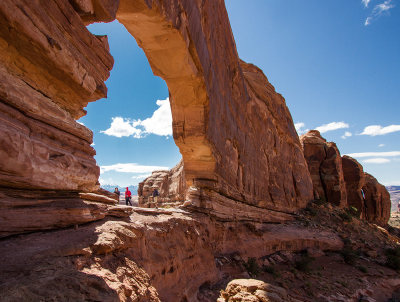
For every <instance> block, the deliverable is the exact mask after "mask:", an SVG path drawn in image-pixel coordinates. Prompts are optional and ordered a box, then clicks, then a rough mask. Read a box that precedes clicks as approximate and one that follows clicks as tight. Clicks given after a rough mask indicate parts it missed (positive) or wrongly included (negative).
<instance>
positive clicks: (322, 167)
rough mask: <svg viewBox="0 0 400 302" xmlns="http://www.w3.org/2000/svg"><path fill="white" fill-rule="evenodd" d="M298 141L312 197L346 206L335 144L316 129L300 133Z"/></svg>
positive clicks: (341, 172)
mask: <svg viewBox="0 0 400 302" xmlns="http://www.w3.org/2000/svg"><path fill="white" fill-rule="evenodd" d="M300 143H301V145H302V147H303V152H304V157H305V159H306V162H307V165H308V170H309V171H310V175H311V179H312V182H313V189H314V198H315V199H324V200H325V201H327V202H329V203H332V204H334V205H336V206H339V207H342V208H344V207H347V196H346V185H345V181H344V177H343V169H342V159H341V157H340V152H339V150H338V148H337V147H336V144H335V143H332V142H326V140H325V139H324V138H323V137H321V134H320V133H319V131H317V130H311V131H309V132H308V133H307V134H304V135H302V136H301V137H300Z"/></svg>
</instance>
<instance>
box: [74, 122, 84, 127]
mask: <svg viewBox="0 0 400 302" xmlns="http://www.w3.org/2000/svg"><path fill="white" fill-rule="evenodd" d="M76 122H77V123H78V124H80V125H82V126H85V124H84V123H82V122H79V121H76ZM85 127H86V126H85Z"/></svg>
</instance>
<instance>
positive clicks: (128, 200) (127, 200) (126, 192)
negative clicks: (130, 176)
mask: <svg viewBox="0 0 400 302" xmlns="http://www.w3.org/2000/svg"><path fill="white" fill-rule="evenodd" d="M131 199H132V194H131V191H129V188H128V187H126V191H125V203H126V205H128V202H129V204H130V205H131V206H132V202H131Z"/></svg>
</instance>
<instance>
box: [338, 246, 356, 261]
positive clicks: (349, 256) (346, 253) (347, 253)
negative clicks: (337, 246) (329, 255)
mask: <svg viewBox="0 0 400 302" xmlns="http://www.w3.org/2000/svg"><path fill="white" fill-rule="evenodd" d="M340 254H341V255H342V257H343V260H344V262H345V263H347V264H349V265H354V264H356V261H357V259H358V257H359V253H357V251H355V250H353V249H352V248H351V247H350V246H348V245H345V246H344V248H343V249H342V250H341V251H340Z"/></svg>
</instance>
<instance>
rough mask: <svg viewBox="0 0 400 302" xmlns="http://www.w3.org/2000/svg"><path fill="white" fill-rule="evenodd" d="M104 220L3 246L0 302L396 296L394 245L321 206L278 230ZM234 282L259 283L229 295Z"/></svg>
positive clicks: (182, 218)
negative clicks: (254, 280)
mask: <svg viewBox="0 0 400 302" xmlns="http://www.w3.org/2000/svg"><path fill="white" fill-rule="evenodd" d="M103 211H104V214H105V217H104V218H103V219H101V220H98V221H96V222H91V223H87V224H85V225H81V226H79V227H78V226H77V227H72V228H64V229H59V230H55V231H50V232H46V231H42V232H36V233H32V234H26V235H19V236H14V237H9V238H7V239H3V240H2V244H1V245H0V254H1V255H2V259H3V262H2V265H1V270H0V291H1V293H2V295H1V296H0V301H17V300H19V301H21V300H22V301H35V300H40V299H42V298H43V297H52V299H56V300H57V301H89V300H91V301H93V300H95V301H166V302H168V301H171V302H175V301H201V302H205V301H216V300H217V298H218V296H219V295H220V292H221V290H224V291H223V292H222V294H221V298H220V300H218V301H228V300H229V299H230V298H229V297H231V296H232V297H234V296H236V298H235V299H236V300H229V301H244V300H240V299H238V296H237V295H241V296H242V297H243V299H244V297H245V296H248V295H255V296H260V295H266V296H271V297H272V296H274V297H275V295H278V296H279V297H280V300H276V299H277V298H275V300H273V301H297V302H298V301H310V302H311V301H360V299H369V300H366V301H387V299H389V298H391V297H392V296H393V295H396V293H395V292H396V289H398V288H399V287H400V277H399V274H398V272H396V270H399V269H400V266H399V263H400V251H399V248H398V242H399V238H398V237H396V236H395V235H392V234H390V233H388V231H387V230H386V229H383V228H380V227H377V226H376V225H371V224H369V223H367V222H365V221H362V220H359V219H357V218H355V217H353V216H352V214H351V213H349V212H347V211H344V210H342V209H339V208H334V207H332V206H331V205H330V204H329V203H326V202H319V203H311V204H309V206H308V207H307V208H306V209H305V210H303V211H301V212H299V213H298V214H297V215H295V216H294V217H293V221H291V222H286V223H284V224H270V223H259V222H249V221H247V222H246V221H237V220H236V221H233V220H232V221H229V220H225V221H215V220H214V219H212V218H210V217H209V216H208V215H206V214H202V213H193V212H188V211H187V210H186V209H185V208H180V209H161V210H155V209H141V208H132V207H124V206H118V207H108V206H107V207H104V210H103ZM239 243H240V244H239ZM22 246H23V247H24V248H21V247H22ZM238 278H241V279H243V278H245V279H249V278H253V279H254V278H255V279H258V280H260V282H259V283H257V284H258V285H257V286H256V287H254V286H250V285H251V283H250V285H249V283H248V282H247V281H246V282H245V284H247V285H246V286H245V285H243V284H242V282H241V283H240V284H242V285H241V286H244V287H246V290H244V289H240V290H238V289H237V290H233V289H232V282H231V281H232V280H234V279H238ZM261 281H262V282H261ZM230 282H231V283H230ZM228 283H229V284H230V285H229V286H228V288H227V289H226V290H225V288H226V286H227V284H228ZM235 286H236V285H235ZM257 290H260V291H257ZM242 291H247V293H241V292H242ZM221 299H224V300H221ZM249 301H268V300H262V299H261V298H260V300H249Z"/></svg>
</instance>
